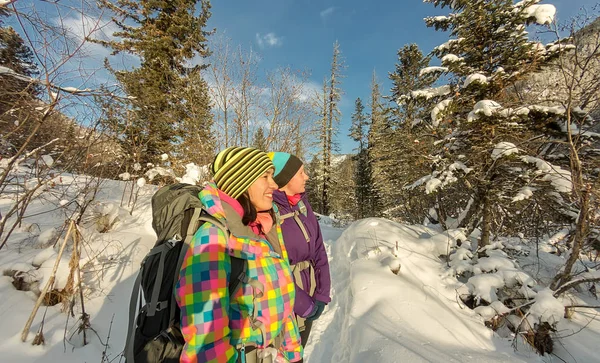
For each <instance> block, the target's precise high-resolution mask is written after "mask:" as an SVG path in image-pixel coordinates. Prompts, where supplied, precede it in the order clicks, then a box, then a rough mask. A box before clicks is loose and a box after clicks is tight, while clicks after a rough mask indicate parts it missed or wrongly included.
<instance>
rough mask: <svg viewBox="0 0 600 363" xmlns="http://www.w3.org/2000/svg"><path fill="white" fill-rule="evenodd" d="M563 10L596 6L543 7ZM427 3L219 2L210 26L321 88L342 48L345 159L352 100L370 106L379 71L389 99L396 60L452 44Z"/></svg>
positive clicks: (265, 62)
mask: <svg viewBox="0 0 600 363" xmlns="http://www.w3.org/2000/svg"><path fill="white" fill-rule="evenodd" d="M542 3H551V4H554V5H555V6H556V7H557V11H558V13H557V18H558V20H559V21H561V20H563V21H564V20H567V19H569V18H571V17H572V16H574V15H576V14H578V13H579V12H580V9H581V8H582V7H585V8H586V9H588V10H591V9H592V7H593V6H594V5H595V4H597V3H598V0H572V1H569V0H557V1H543V2H542ZM447 13H448V9H437V8H435V7H434V6H433V5H431V4H427V3H423V2H422V1H421V0H373V1H370V2H366V1H359V0H344V1H341V0H338V1H316V0H253V1H248V0H229V1H224V0H215V1H213V2H212V17H211V19H210V21H209V26H210V27H214V28H217V30H218V31H219V32H223V31H224V32H226V34H227V35H228V36H229V37H230V38H231V39H232V41H233V42H234V43H235V44H240V45H242V46H244V47H249V46H252V47H253V49H255V50H257V51H258V52H259V53H260V54H261V56H262V62H261V67H262V68H263V69H273V68H276V67H278V66H291V67H294V68H298V69H304V68H306V69H308V70H310V72H311V74H312V76H311V81H312V82H314V83H315V84H321V83H322V80H323V77H325V76H326V75H327V74H328V72H329V67H330V62H331V55H332V47H333V43H334V42H335V41H336V40H337V41H339V43H340V48H341V51H342V55H343V57H344V58H345V63H346V70H345V76H346V77H345V78H344V79H343V82H342V88H343V90H344V92H345V95H344V96H343V100H342V103H341V111H342V122H341V124H340V128H339V133H338V141H339V144H340V151H341V152H342V153H349V152H352V150H353V148H355V147H356V145H355V143H354V142H353V141H351V140H350V139H349V138H348V137H347V136H346V135H347V134H348V128H349V127H350V117H351V114H352V113H353V111H354V100H355V99H356V98H357V97H361V98H362V99H363V101H365V102H367V100H368V99H369V95H370V84H371V77H372V73H373V71H374V70H375V72H376V73H377V76H378V78H379V80H380V82H382V83H383V87H382V92H383V94H384V95H385V94H388V93H389V89H390V84H389V82H388V81H387V76H388V73H389V72H391V71H393V69H394V64H395V63H396V53H397V51H398V49H400V48H402V46H403V45H405V44H410V43H417V44H418V45H419V47H420V48H421V50H422V51H423V52H424V53H427V52H429V51H430V50H431V49H432V48H433V47H435V46H437V45H439V44H441V43H443V42H445V41H446V40H447V39H448V35H447V33H444V32H436V31H434V30H433V29H430V28H427V27H426V26H425V23H424V22H423V18H424V17H426V16H432V15H443V14H447Z"/></svg>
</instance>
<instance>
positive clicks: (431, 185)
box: [425, 178, 442, 194]
mask: <svg viewBox="0 0 600 363" xmlns="http://www.w3.org/2000/svg"><path fill="white" fill-rule="evenodd" d="M441 184H442V181H441V180H439V179H438V178H431V179H429V180H428V181H427V183H425V193H427V194H431V193H433V192H434V191H435V190H436V189H437V188H438V187H439V186H440V185H441Z"/></svg>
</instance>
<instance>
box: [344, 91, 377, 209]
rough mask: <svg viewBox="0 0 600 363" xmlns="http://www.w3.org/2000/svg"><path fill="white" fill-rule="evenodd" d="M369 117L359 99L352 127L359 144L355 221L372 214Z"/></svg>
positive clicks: (356, 156) (355, 177)
mask: <svg viewBox="0 0 600 363" xmlns="http://www.w3.org/2000/svg"><path fill="white" fill-rule="evenodd" d="M367 126H368V121H367V116H366V115H365V106H364V105H363V104H362V100H361V99H360V98H357V99H356V101H355V102H354V113H353V114H352V126H351V127H350V135H349V136H350V137H351V138H352V140H354V141H356V142H358V148H357V149H355V150H356V155H354V156H353V158H354V160H355V164H354V165H355V166H354V180H355V187H354V198H355V202H356V205H355V207H354V211H353V213H352V214H353V216H354V218H355V219H362V218H365V217H368V216H370V215H372V214H370V213H371V211H370V208H369V207H370V205H369V204H370V203H369V199H370V190H371V184H372V182H371V168H370V164H369V159H368V154H367V145H368V141H367V131H366V128H367Z"/></svg>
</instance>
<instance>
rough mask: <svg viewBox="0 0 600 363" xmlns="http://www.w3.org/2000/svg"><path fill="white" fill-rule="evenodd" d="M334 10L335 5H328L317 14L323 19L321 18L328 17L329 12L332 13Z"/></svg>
mask: <svg viewBox="0 0 600 363" xmlns="http://www.w3.org/2000/svg"><path fill="white" fill-rule="evenodd" d="M335 10H336V7H335V6H330V7H328V8H327V9H325V10H323V11H321V12H320V13H319V15H321V19H323V20H324V19H326V18H328V17H329V16H330V15H331V14H333V12H334V11H335Z"/></svg>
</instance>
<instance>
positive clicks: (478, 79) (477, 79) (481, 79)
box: [463, 73, 488, 88]
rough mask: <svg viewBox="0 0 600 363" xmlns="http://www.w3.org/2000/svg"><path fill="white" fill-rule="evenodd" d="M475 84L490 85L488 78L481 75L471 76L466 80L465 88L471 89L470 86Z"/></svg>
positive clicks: (474, 74)
mask: <svg viewBox="0 0 600 363" xmlns="http://www.w3.org/2000/svg"><path fill="white" fill-rule="evenodd" d="M474 82H476V83H479V84H482V85H484V84H487V83H488V78H487V77H486V76H485V75H483V74H481V73H473V74H470V75H468V76H467V78H466V79H465V83H464V84H463V87H465V88H467V87H469V85H470V84H471V83H474Z"/></svg>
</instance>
